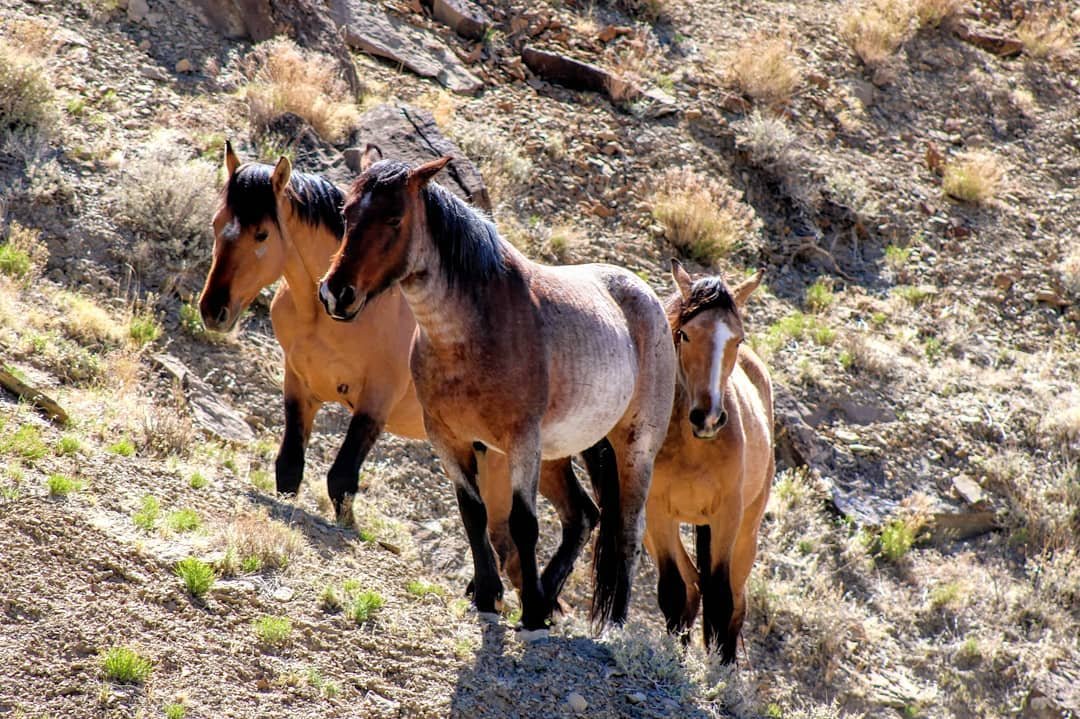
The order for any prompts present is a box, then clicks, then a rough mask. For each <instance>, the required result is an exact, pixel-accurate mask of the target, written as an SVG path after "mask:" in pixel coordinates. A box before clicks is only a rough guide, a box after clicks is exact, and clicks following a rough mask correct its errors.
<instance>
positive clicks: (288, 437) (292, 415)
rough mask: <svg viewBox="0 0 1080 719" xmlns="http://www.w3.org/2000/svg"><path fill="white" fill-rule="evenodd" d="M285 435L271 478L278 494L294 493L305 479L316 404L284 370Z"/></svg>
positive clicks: (293, 377)
mask: <svg viewBox="0 0 1080 719" xmlns="http://www.w3.org/2000/svg"><path fill="white" fill-rule="evenodd" d="M284 394H285V435H284V436H283V437H282V438H281V447H280V448H279V449H278V453H277V459H275V460H274V478H275V481H276V484H277V491H278V494H296V493H297V492H298V491H300V483H301V482H302V481H303V480H304V449H305V447H307V442H308V437H310V436H311V425H312V424H313V423H314V421H315V411H316V410H317V409H318V404H317V403H316V402H315V400H314V398H313V397H312V396H311V394H310V393H309V392H308V391H307V390H306V389H305V387H304V383H303V381H302V380H301V379H300V377H299V376H297V374H296V373H295V372H293V371H292V370H291V369H289V368H288V366H286V368H285V386H284Z"/></svg>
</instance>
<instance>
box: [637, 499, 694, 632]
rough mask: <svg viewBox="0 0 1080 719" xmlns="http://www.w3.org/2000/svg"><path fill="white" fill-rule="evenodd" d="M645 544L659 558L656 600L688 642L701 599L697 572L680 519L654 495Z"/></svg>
mask: <svg viewBox="0 0 1080 719" xmlns="http://www.w3.org/2000/svg"><path fill="white" fill-rule="evenodd" d="M645 547H646V549H647V550H648V552H649V555H650V556H651V557H652V558H653V561H654V562H656V572H657V574H658V575H659V576H658V579H657V583H656V600H657V603H658V604H659V605H660V611H662V612H663V613H664V618H665V619H666V620H667V630H668V632H670V633H672V634H678V635H679V636H680V637H681V638H682V640H683V642H684V643H685V642H688V641H689V640H690V627H692V626H693V624H694V618H695V617H697V613H698V606H699V604H700V603H701V594H700V593H699V592H698V573H697V570H696V569H695V568H694V564H693V562H692V561H691V560H690V557H689V555H687V553H686V548H685V547H684V546H683V543H682V538H681V537H680V536H679V523H678V522H676V521H675V519H673V518H672V517H671V515H669V514H668V513H667V512H666V511H664V509H663V507H661V506H660V502H658V501H653V500H652V499H651V498H650V501H649V504H648V507H647V508H646V510H645Z"/></svg>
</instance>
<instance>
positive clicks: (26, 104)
mask: <svg viewBox="0 0 1080 719" xmlns="http://www.w3.org/2000/svg"><path fill="white" fill-rule="evenodd" d="M54 100H55V95H54V93H53V88H52V83H51V82H50V80H49V73H48V70H47V68H46V67H45V65H44V64H43V63H42V62H41V61H40V60H39V59H38V58H36V57H34V56H33V55H31V54H30V53H28V52H27V51H26V50H24V49H23V48H22V47H20V46H19V45H16V44H15V43H14V42H13V41H12V40H10V39H9V38H4V37H0V130H23V129H31V130H49V129H50V128H51V127H52V125H53V124H54V122H55V121H56V109H55V102H54Z"/></svg>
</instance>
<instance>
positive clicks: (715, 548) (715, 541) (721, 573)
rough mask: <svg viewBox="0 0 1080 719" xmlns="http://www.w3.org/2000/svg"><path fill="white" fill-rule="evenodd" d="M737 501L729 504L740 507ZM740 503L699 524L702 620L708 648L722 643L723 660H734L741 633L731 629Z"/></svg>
mask: <svg viewBox="0 0 1080 719" xmlns="http://www.w3.org/2000/svg"><path fill="white" fill-rule="evenodd" d="M737 501H738V498H737V497H736V498H735V501H733V502H730V503H728V504H727V506H732V507H738V504H736V502H737ZM740 510H741V507H739V508H738V509H735V510H733V511H731V512H729V513H724V514H722V515H720V516H714V517H712V518H711V519H710V521H709V524H707V525H702V526H699V527H698V528H697V555H698V557H697V560H698V571H699V572H700V574H701V605H702V607H701V608H702V612H701V614H702V617H701V618H702V624H703V625H704V626H703V630H704V635H705V648H706V649H708V650H709V651H713V650H715V649H716V648H717V645H719V650H720V660H721V661H722V662H723V663H724V664H730V663H731V662H734V661H735V646H736V643H737V642H738V639H739V636H738V634H734V635H732V634H731V633H730V632H729V627H730V626H731V620H732V618H733V616H734V613H735V595H734V592H733V591H732V586H731V559H732V548H733V547H734V545H735V537H736V534H737V532H738V529H739V524H740V523H741V519H742V517H741V515H742V512H741V511H740Z"/></svg>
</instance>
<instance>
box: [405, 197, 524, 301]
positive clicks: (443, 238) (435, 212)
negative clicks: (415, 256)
mask: <svg viewBox="0 0 1080 719" xmlns="http://www.w3.org/2000/svg"><path fill="white" fill-rule="evenodd" d="M423 197H424V209H425V211H426V212H427V223H428V231H429V232H430V233H431V236H432V238H433V239H434V241H435V248H436V249H437V250H438V252H439V260H440V261H441V264H442V267H443V272H444V273H445V275H446V282H447V285H448V286H449V287H451V288H453V287H454V286H456V285H467V284H469V283H473V284H482V283H485V282H487V281H488V280H489V279H491V278H492V277H494V276H495V275H497V274H498V273H499V272H500V271H501V270H502V269H503V268H504V267H505V258H504V256H503V248H502V247H501V245H500V241H499V232H498V230H496V229H495V223H493V222H492V221H491V220H489V219H488V218H486V217H484V216H483V215H482V214H480V213H479V212H477V211H476V210H475V209H473V208H472V207H470V206H469V205H468V204H466V203H465V201H464V200H462V199H460V198H459V197H457V196H456V195H453V194H451V193H450V192H448V191H447V190H444V189H443V188H442V187H440V186H439V185H436V184H435V183H429V184H428V185H427V187H425V188H424V190H423Z"/></svg>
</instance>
